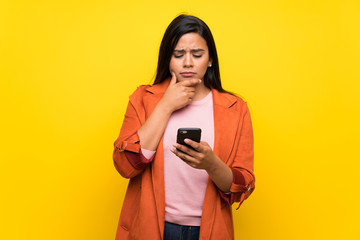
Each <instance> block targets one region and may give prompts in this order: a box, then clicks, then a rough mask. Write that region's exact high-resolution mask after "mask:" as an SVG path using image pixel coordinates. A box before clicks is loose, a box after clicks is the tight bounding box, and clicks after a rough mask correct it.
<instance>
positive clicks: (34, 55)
mask: <svg viewBox="0 0 360 240" xmlns="http://www.w3.org/2000/svg"><path fill="white" fill-rule="evenodd" d="M181 12H187V13H190V14H195V15H197V16H199V17H200V18H202V19H203V20H204V21H205V22H206V23H207V24H208V25H209V26H210V28H211V30H212V32H213V35H214V37H215V40H216V44H217V48H218V54H219V59H220V68H221V74H222V80H223V85H224V87H225V88H226V89H228V90H230V91H233V92H236V93H238V94H240V95H241V96H243V97H244V98H245V99H246V100H247V101H248V104H249V106H250V110H251V113H252V120H253V125H254V134H255V161H256V162H255V174H256V190H255V192H254V194H253V195H252V196H251V197H250V198H249V199H248V200H247V201H246V202H245V203H244V204H243V206H242V207H241V208H240V210H238V211H235V210H234V220H235V231H236V237H237V239H360V233H359V230H358V227H359V221H358V219H359V216H360V209H359V202H360V198H359V193H358V191H359V189H360V188H359V183H360V182H359V175H360V174H359V166H360V164H359V161H360V157H359V133H360V131H359V122H360V121H359V120H360V118H359V115H360V114H359V97H358V92H359V90H360V88H359V80H360V71H359V63H360V61H359V56H360V27H359V26H360V2H359V1H356V0H353V1H351V0H338V1H325V0H324V1H314V0H305V1H304V0H303V1H300V0H297V1H287V0H284V1H281V0H275V1H256V0H255V1H228V0H222V1H209V0H207V1H192V0H186V1H110V0H101V1H100V0H86V1H85V0H84V1H80V0H76V1H70V0H67V1H66V0H65V1H40V0H32V1H20V0H1V1H0V79H1V85H0V89H1V96H0V104H1V120H0V121H1V140H0V141H1V144H0V148H1V149H0V158H1V173H0V174H1V175H0V178H1V179H0V180H1V200H0V201H1V209H0V212H1V220H0V221H1V223H0V228H1V230H0V239H114V236H115V231H116V226H117V221H118V217H119V214H120V209H121V204H122V200H123V197H124V194H125V190H126V186H127V180H126V179H123V178H121V177H120V175H119V174H118V173H117V172H116V170H115V168H114V167H113V163H112V147H113V142H114V141H115V139H116V138H117V135H118V133H119V130H120V126H121V122H122V119H123V116H124V113H125V107H126V104H127V100H128V96H129V95H130V94H131V92H132V91H134V90H135V88H136V87H137V86H138V85H140V84H149V83H151V82H152V80H153V77H154V74H155V68H156V61H157V54H158V48H159V45H160V41H161V38H162V35H163V33H164V31H165V29H166V27H167V25H168V24H169V23H170V21H171V20H172V19H173V18H174V17H175V16H176V15H178V14H179V13H181Z"/></svg>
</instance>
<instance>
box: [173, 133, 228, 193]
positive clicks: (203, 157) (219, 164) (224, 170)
mask: <svg viewBox="0 0 360 240" xmlns="http://www.w3.org/2000/svg"><path fill="white" fill-rule="evenodd" d="M184 142H185V143H186V144H188V145H190V146H191V147H193V148H194V149H195V150H196V151H194V150H192V149H190V148H188V147H186V146H184V145H181V144H178V143H175V144H174V145H173V147H172V148H171V149H170V151H171V152H173V153H174V154H175V155H176V156H178V157H179V158H180V159H181V160H183V161H184V162H185V163H187V164H188V165H189V166H191V167H193V168H198V169H204V170H206V172H207V173H208V174H209V177H210V178H211V180H212V181H213V182H214V183H215V184H216V186H217V187H218V188H219V189H220V190H221V191H223V192H225V193H227V192H229V191H230V187H231V184H232V181H233V174H232V171H231V169H230V167H229V166H227V165H226V164H225V163H224V162H223V161H221V159H220V158H219V157H218V156H216V155H215V154H214V152H213V151H212V149H211V147H210V146H209V144H208V143H207V142H200V143H197V142H195V141H192V140H191V139H185V140H184Z"/></svg>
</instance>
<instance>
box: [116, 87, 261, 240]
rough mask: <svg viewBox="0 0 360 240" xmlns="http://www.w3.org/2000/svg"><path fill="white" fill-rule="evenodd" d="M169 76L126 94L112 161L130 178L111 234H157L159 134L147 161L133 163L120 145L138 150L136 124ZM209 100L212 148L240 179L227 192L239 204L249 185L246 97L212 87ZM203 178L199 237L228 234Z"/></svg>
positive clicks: (224, 210) (160, 220) (226, 218)
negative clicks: (143, 164) (142, 166)
mask: <svg viewBox="0 0 360 240" xmlns="http://www.w3.org/2000/svg"><path fill="white" fill-rule="evenodd" d="M168 85H169V81H164V82H163V83H161V84H156V85H153V86H140V87H139V88H138V89H137V90H136V91H135V92H134V93H133V94H132V95H131V96H130V101H129V104H128V107H127V110H126V114H125V118H124V121H123V125H122V128H121V131H120V135H119V137H118V139H117V140H116V141H115V144H114V145H115V149H114V153H113V158H114V164H115V167H116V169H117V171H118V172H119V173H120V174H121V176H123V177H125V178H130V181H129V185H128V189H127V192H126V195H125V199H124V202H123V206H122V211H121V214H120V220H119V224H118V229H117V234H116V239H117V240H120V239H140V240H144V239H145V240H146V239H152V240H158V239H163V235H164V222H165V191H164V162H163V138H162V139H161V141H160V143H159V146H158V148H157V150H156V154H155V157H154V160H153V161H152V163H150V164H149V165H147V166H146V167H145V169H142V170H138V169H136V168H134V167H133V166H132V165H131V164H130V162H129V161H128V160H127V158H126V155H125V153H124V149H125V151H130V152H134V153H139V151H140V144H139V136H138V135H137V130H138V129H139V128H140V127H141V126H142V124H144V122H145V120H146V119H147V117H149V115H150V113H151V112H152V110H153V109H154V107H155V106H156V104H157V103H158V102H159V100H160V99H161V97H162V96H163V94H164V92H165V90H166V89H167V86H168ZM212 94H213V105H214V129H215V142H214V149H213V151H214V153H215V154H216V155H217V156H218V157H219V158H220V159H222V160H223V161H224V162H225V163H226V164H227V165H228V166H230V168H232V169H236V170H237V171H238V172H240V173H241V175H242V176H243V178H244V181H245V184H236V183H235V181H234V182H233V183H232V185H231V189H230V191H231V198H232V200H233V201H236V202H239V201H240V204H241V202H242V201H243V200H245V199H246V198H247V197H248V196H249V195H250V194H251V192H252V191H253V190H254V187H255V185H254V182H255V178H254V174H253V156H254V155H253V131H252V125H251V119H250V114H249V110H248V107H247V105H246V103H245V102H244V101H243V100H242V99H240V98H238V97H235V96H233V95H231V94H227V93H220V92H218V91H217V90H214V89H212ZM219 191H220V190H218V188H217V187H216V186H215V184H214V183H213V182H212V181H211V179H210V178H209V180H208V184H207V187H206V192H205V199H204V205H203V211H202V217H201V226H200V239H204V240H205V239H213V240H221V239H224V240H227V239H234V228H233V220H232V211H231V206H230V204H229V203H227V202H225V201H224V200H223V199H222V198H221V197H220V194H219Z"/></svg>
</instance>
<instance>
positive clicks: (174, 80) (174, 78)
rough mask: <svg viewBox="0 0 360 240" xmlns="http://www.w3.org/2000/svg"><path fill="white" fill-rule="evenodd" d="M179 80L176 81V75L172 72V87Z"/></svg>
mask: <svg viewBox="0 0 360 240" xmlns="http://www.w3.org/2000/svg"><path fill="white" fill-rule="evenodd" d="M176 81H177V79H176V75H175V73H174V72H171V81H170V85H174V84H175V83H176Z"/></svg>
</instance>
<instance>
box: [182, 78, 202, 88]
mask: <svg viewBox="0 0 360 240" xmlns="http://www.w3.org/2000/svg"><path fill="white" fill-rule="evenodd" d="M200 83H201V79H187V80H184V81H182V82H181V84H182V85H183V86H185V87H191V86H196V85H198V84H200Z"/></svg>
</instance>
